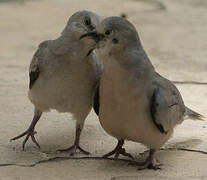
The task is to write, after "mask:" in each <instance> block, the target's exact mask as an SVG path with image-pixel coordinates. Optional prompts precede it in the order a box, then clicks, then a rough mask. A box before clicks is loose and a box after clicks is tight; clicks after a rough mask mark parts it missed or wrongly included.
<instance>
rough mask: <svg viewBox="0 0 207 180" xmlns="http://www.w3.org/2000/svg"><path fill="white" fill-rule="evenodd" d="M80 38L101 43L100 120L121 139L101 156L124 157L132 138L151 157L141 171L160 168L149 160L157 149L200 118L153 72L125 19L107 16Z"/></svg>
mask: <svg viewBox="0 0 207 180" xmlns="http://www.w3.org/2000/svg"><path fill="white" fill-rule="evenodd" d="M94 34H95V35H94ZM82 37H91V38H88V39H95V40H96V41H97V39H98V38H97V37H99V39H100V41H99V43H98V44H97V48H99V55H100V59H101V60H102V62H103V66H104V69H103V74H102V77H101V81H100V92H99V94H100V108H99V119H100V123H101V125H102V127H103V128H104V129H105V131H106V132H107V133H109V134H110V135H112V136H114V137H115V138H117V139H118V141H119V143H118V145H117V147H116V148H115V150H114V151H112V152H110V153H108V154H107V155H105V157H106V156H108V155H112V154H116V155H115V157H118V155H119V154H123V155H126V153H125V150H124V149H123V148H122V149H121V146H122V145H123V140H131V141H135V142H139V143H142V144H144V145H146V146H147V147H149V148H150V155H149V157H148V158H147V160H146V162H144V163H142V164H141V166H139V167H140V169H142V168H153V169H157V168H159V166H158V165H157V164H156V163H155V162H154V160H153V154H154V152H155V150H157V149H159V148H160V147H161V146H162V145H163V144H164V143H165V142H167V141H168V139H169V138H170V137H171V135H172V134H173V129H174V128H175V126H176V125H178V124H180V123H182V122H183V120H184V117H185V116H187V115H189V116H190V117H195V118H194V119H199V118H198V117H201V116H199V114H198V113H195V112H193V111H192V110H189V108H186V107H185V105H184V102H183V100H182V97H181V95H180V93H179V91H178V89H177V88H176V87H175V86H174V85H173V83H172V82H170V81H169V80H167V79H165V78H164V77H162V76H161V75H159V74H158V73H157V72H156V71H155V69H154V67H153V65H152V64H151V62H150V60H149V58H148V56H147V54H146V53H145V51H144V49H143V47H142V45H141V41H140V39H139V36H138V34H137V32H136V29H135V28H134V26H133V25H132V24H131V23H130V22H129V21H127V20H126V19H123V18H120V17H109V18H106V19H104V20H103V21H102V23H101V24H100V25H99V26H97V28H96V32H95V33H94V32H93V33H90V34H85V35H84V36H82ZM120 144H121V146H120ZM121 152H122V153H121ZM139 165H140V164H139Z"/></svg>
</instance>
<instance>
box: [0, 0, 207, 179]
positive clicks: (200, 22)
mask: <svg viewBox="0 0 207 180" xmlns="http://www.w3.org/2000/svg"><path fill="white" fill-rule="evenodd" d="M84 9H86V10H91V11H94V12H95V13H97V14H99V15H100V16H102V17H107V16H112V15H116V16H120V15H121V14H125V15H126V16H127V19H128V20H129V21H131V22H132V23H133V24H134V25H135V26H136V28H137V31H138V33H139V35H140V38H141V40H142V43H143V46H144V48H145V50H146V51H147V53H148V55H149V57H150V59H151V61H152V63H153V65H154V66H155V67H156V69H157V71H158V72H160V73H161V74H162V75H163V76H165V77H167V78H168V79H170V80H172V81H174V82H175V83H176V86H177V87H178V88H179V90H180V91H181V94H182V96H183V98H184V100H185V103H186V105H188V106H189V107H191V108H193V109H194V110H196V111H198V112H200V113H201V114H203V115H205V116H207V100H206V99H207V1H205V0H124V1H123V0H110V1H108V0H0V121H1V125H0V128H1V129H0V153H1V157H0V166H2V167H0V179H1V178H2V177H3V178H2V179H15V178H16V179H27V178H28V177H29V178H30V179H38V178H37V177H44V178H45V179H47V178H49V179H53V178H54V179H59V178H61V179H67V177H68V176H67V175H68V173H69V172H68V171H67V169H68V170H69V169H70V168H72V169H70V170H71V171H70V173H69V174H70V179H73V178H74V179H87V178H88V179H110V178H112V177H113V176H115V177H116V176H120V174H122V175H123V176H124V175H132V174H133V175H134V176H135V179H136V177H138V176H143V175H145V174H143V173H137V171H136V168H134V169H133V168H132V167H130V168H129V169H128V170H127V171H126V169H124V168H128V167H126V166H125V165H123V164H118V165H117V164H116V165H115V164H112V163H110V164H107V163H108V162H91V161H90V162H89V163H88V164H87V162H84V161H78V162H76V161H70V162H68V161H67V163H66V162H65V163H64V162H61V163H62V164H61V163H59V164H58V163H56V164H55V163H54V164H52V165H51V164H49V165H48V164H47V165H44V166H43V165H41V168H40V167H39V166H38V167H36V166H35V165H36V164H37V163H39V162H40V161H42V160H46V161H47V160H48V159H50V158H51V157H57V156H59V155H57V154H52V155H49V154H51V153H48V152H50V151H52V150H55V149H60V146H61V148H62V147H64V146H67V144H68V141H70V142H72V141H73V133H74V125H75V124H74V122H72V121H68V120H67V119H68V118H70V116H69V115H67V114H61V115H60V114H58V113H56V112H52V113H49V114H47V115H45V116H43V118H42V120H41V121H40V123H39V124H38V125H37V127H36V129H37V130H38V135H37V139H38V141H39V142H40V145H41V147H42V149H41V151H39V150H38V149H36V148H35V147H34V145H33V144H32V143H28V144H27V147H26V148H27V151H26V152H22V151H21V143H22V141H21V140H20V141H15V142H13V143H9V139H10V138H11V137H13V136H15V135H17V134H19V133H20V132H22V131H23V130H25V129H26V128H27V127H28V125H29V123H30V121H31V118H32V114H33V107H32V104H31V103H30V102H29V100H28V99H27V90H28V66H29V63H30V60H31V58H32V56H33V54H34V52H35V50H36V49H37V47H38V44H39V43H40V42H42V41H44V40H48V39H55V38H57V37H58V36H59V35H60V33H61V31H62V30H63V28H64V27H65V25H66V22H67V20H68V18H69V17H70V16H71V15H72V14H73V13H74V12H76V11H78V10H84ZM68 132H69V133H68ZM70 134H71V135H70ZM83 136H84V137H83V139H82V141H83V145H84V146H85V147H86V150H87V148H88V149H89V150H90V151H91V152H92V153H93V154H97V153H100V154H103V153H104V152H107V151H108V150H109V149H111V148H112V147H113V146H114V144H115V142H116V141H115V140H114V139H113V138H111V137H109V136H108V135H107V134H106V133H105V132H104V131H103V130H102V128H101V127H100V125H99V122H98V120H97V117H96V116H95V114H94V113H93V112H92V113H91V114H90V115H89V117H88V121H87V122H86V127H85V130H84V132H83ZM206 139H207V128H206V122H199V123H198V122H192V121H186V122H185V123H183V125H181V126H179V127H178V128H177V130H176V133H175V135H174V137H173V138H172V139H171V140H170V142H169V143H168V145H172V144H176V143H178V142H179V143H180V144H181V145H184V146H185V145H186V144H187V145H186V146H189V147H196V148H197V149H202V150H205V149H206V150H207V142H205V140H206ZM179 143H178V144H179ZM126 147H128V149H129V151H131V152H132V153H134V155H138V154H139V152H142V151H143V150H145V148H144V147H143V146H141V145H137V144H133V143H127V144H126ZM176 153H177V154H176V155H173V154H172V153H171V152H168V155H166V156H165V153H161V154H162V155H161V157H159V159H161V160H163V161H164V164H168V163H167V162H169V166H168V165H166V166H165V167H166V171H165V172H164V173H163V172H162V173H156V176H155V174H153V173H154V172H150V173H148V176H147V177H146V178H149V179H151V178H155V179H156V177H159V179H160V178H161V177H164V176H165V175H166V177H172V178H173V177H174V176H179V175H180V177H182V176H183V175H184V176H186V177H188V179H190V178H191V177H194V176H196V177H197V178H198V179H199V178H200V177H201V178H203V177H204V179H205V177H207V173H206V170H202V167H203V166H204V165H205V166H207V161H206V156H205V157H204V156H201V155H196V154H193V155H192V154H182V153H181V154H180V153H179V152H176ZM65 156H67V155H65ZM65 156H64V157H65ZM176 157H179V160H177V161H179V162H177V164H179V165H177V164H176V163H173V162H174V158H176ZM188 160H191V161H192V162H191V161H190V162H189V161H188ZM194 161H196V162H198V163H197V164H195V163H193V162H194ZM75 162H76V163H75ZM184 162H185V163H184ZM199 162H200V163H199ZM74 163H75V165H74ZM86 164H87V165H86ZM192 164H193V165H192ZM5 165H11V166H10V167H7V166H5ZM13 165H17V166H13ZM4 166H5V167H4ZM19 166H35V167H36V169H35V168H34V169H29V170H25V169H24V168H20V167H19ZM65 167H67V169H65ZM78 167H79V168H80V169H81V170H82V171H83V173H80V172H79V171H78ZM94 167H95V170H94ZM38 168H39V169H38ZM53 168H55V170H56V171H53V170H52V169H53ZM180 169H183V174H182V173H181V174H179V172H180V171H179V170H180ZM91 170H94V172H90V173H89V175H88V177H87V178H86V174H87V173H88V172H89V171H91ZM86 171H87V173H86ZM32 172H35V173H32ZM73 172H74V173H75V174H74V173H73ZM84 172H85V173H84ZM128 173H129V174H128ZM77 174H78V176H77ZM72 177H73V178H72ZM77 177H78V178H77ZM124 177H125V178H123V179H127V178H126V176H124ZM131 178H132V179H133V177H131ZM118 179H119V177H118ZM129 179H130V178H129Z"/></svg>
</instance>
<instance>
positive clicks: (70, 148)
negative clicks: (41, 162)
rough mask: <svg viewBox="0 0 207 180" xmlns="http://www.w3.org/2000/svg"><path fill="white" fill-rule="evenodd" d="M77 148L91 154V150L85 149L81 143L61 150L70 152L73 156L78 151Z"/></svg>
mask: <svg viewBox="0 0 207 180" xmlns="http://www.w3.org/2000/svg"><path fill="white" fill-rule="evenodd" d="M77 150H79V151H80V152H81V153H83V154H85V155H89V154H90V152H88V151H85V150H84V149H82V148H81V147H80V146H79V145H73V146H71V147H69V148H67V149H59V150H58V151H59V152H69V153H70V155H71V156H73V155H74V154H76V153H77Z"/></svg>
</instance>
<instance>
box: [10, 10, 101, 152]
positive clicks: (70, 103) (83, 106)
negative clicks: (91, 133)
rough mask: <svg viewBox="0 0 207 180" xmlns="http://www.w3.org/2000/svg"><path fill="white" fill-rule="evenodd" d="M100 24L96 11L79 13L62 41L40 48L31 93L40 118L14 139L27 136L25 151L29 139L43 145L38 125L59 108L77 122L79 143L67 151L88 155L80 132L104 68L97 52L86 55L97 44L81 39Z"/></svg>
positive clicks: (32, 70) (33, 63)
mask: <svg viewBox="0 0 207 180" xmlns="http://www.w3.org/2000/svg"><path fill="white" fill-rule="evenodd" d="M99 22H100V18H99V16H98V15H96V14H94V13H92V12H89V11H79V12H76V13H75V14H74V15H72V16H71V17H70V18H69V21H68V23H67V25H66V27H65V28H64V30H63V32H62V34H61V36H60V37H59V38H57V39H55V40H48V41H44V42H42V43H41V44H40V45H39V47H38V50H37V51H36V52H35V54H34V56H33V58H32V61H31V64H30V67H29V75H30V83H29V92H28V97H29V99H30V101H31V102H32V103H33V104H34V107H35V115H34V117H38V118H34V119H33V121H32V123H31V125H30V127H29V129H28V130H27V131H26V132H24V133H23V134H21V135H19V136H17V137H15V138H13V139H12V140H15V139H18V138H20V137H22V136H24V135H26V139H25V141H24V142H23V149H24V145H25V143H26V141H27V139H28V138H29V137H31V138H32V140H33V142H34V143H35V144H36V145H37V146H39V145H38V143H37V142H36V140H35V138H34V128H35V125H36V123H37V121H38V119H39V118H40V116H41V114H42V112H47V111H50V110H51V109H55V110H57V111H58V112H70V113H72V115H73V118H74V119H75V120H76V139H75V143H74V146H72V147H71V148H68V149H67V150H68V151H70V152H71V153H72V154H73V153H75V152H76V149H78V148H79V149H80V150H81V151H83V152H85V151H84V150H82V149H81V148H80V147H79V139H80V133H81V130H82V128H83V125H84V121H85V118H86V117H87V115H88V113H89V112H90V110H91V107H92V104H93V96H94V91H95V87H96V83H97V82H98V80H99V78H100V74H101V71H102V67H101V64H100V62H99V61H98V56H97V55H96V53H95V52H94V51H93V52H92V53H91V54H90V55H89V56H86V54H87V52H88V51H89V50H90V49H91V48H92V47H94V45H95V43H94V41H90V42H89V41H82V40H80V39H79V37H80V36H81V35H82V34H84V33H86V32H88V31H91V30H93V29H94V28H95V27H96V25H97V24H98V23H99ZM37 114H39V116H36V115H37ZM85 153H86V154H87V152H85Z"/></svg>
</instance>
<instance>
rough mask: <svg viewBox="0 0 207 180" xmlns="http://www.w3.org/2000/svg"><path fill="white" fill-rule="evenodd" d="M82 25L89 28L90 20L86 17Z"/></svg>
mask: <svg viewBox="0 0 207 180" xmlns="http://www.w3.org/2000/svg"><path fill="white" fill-rule="evenodd" d="M84 24H85V25H86V26H90V25H91V19H90V18H88V17H86V18H85V20H84Z"/></svg>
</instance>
